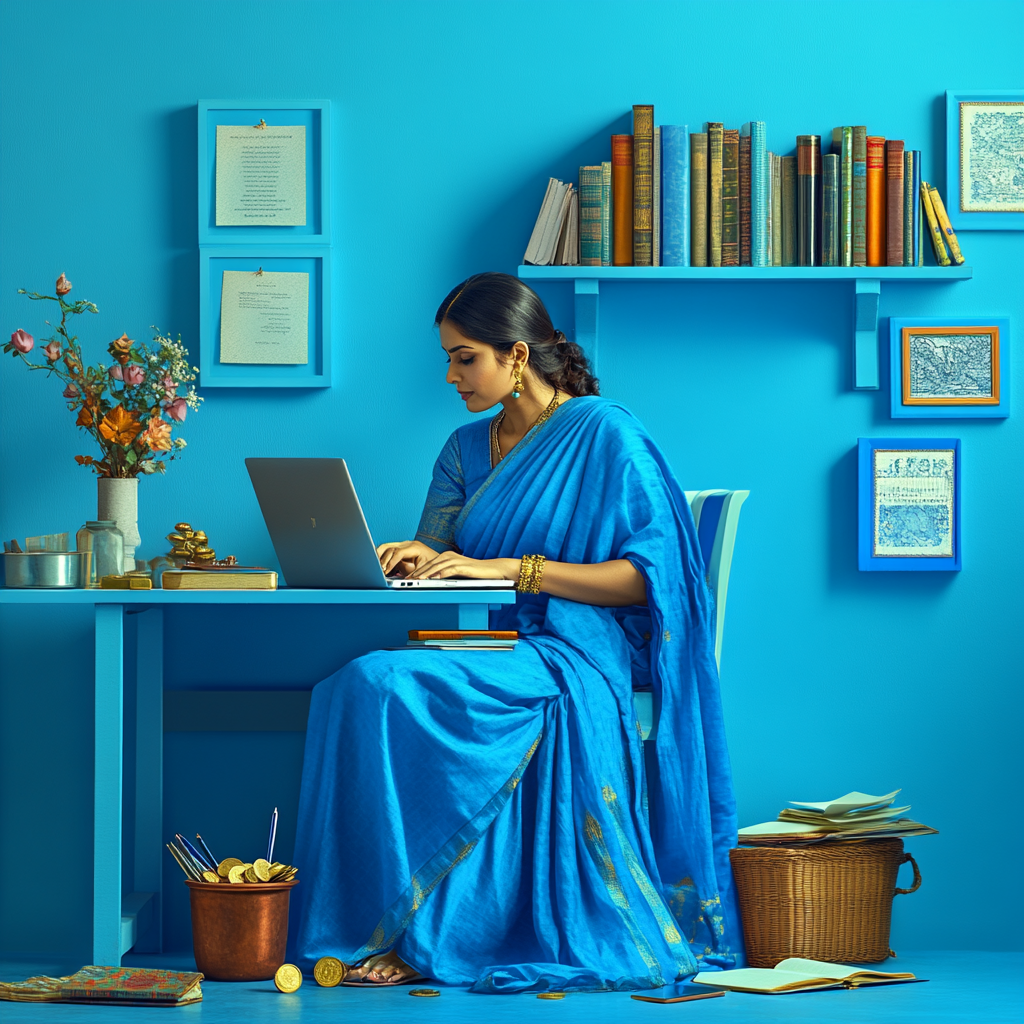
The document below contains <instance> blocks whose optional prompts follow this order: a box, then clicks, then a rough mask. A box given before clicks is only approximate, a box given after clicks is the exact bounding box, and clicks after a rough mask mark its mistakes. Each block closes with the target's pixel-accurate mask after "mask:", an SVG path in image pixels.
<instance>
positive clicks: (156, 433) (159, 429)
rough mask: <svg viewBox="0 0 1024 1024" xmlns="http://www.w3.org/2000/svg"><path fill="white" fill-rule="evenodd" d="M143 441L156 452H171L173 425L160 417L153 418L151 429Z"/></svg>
mask: <svg viewBox="0 0 1024 1024" xmlns="http://www.w3.org/2000/svg"><path fill="white" fill-rule="evenodd" d="M142 439H143V441H145V442H146V444H147V445H149V447H150V449H151V450H153V451H155V452H166V451H170V450H171V425H170V423H167V422H165V421H164V420H162V419H160V417H159V416H151V417H150V419H149V429H147V431H146V432H145V433H144V434H143V435H142Z"/></svg>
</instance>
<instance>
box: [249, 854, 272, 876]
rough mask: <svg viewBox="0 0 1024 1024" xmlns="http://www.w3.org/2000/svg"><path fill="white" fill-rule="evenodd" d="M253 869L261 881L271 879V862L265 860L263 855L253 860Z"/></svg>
mask: <svg viewBox="0 0 1024 1024" xmlns="http://www.w3.org/2000/svg"><path fill="white" fill-rule="evenodd" d="M252 869H253V871H254V872H255V873H256V877H257V878H258V879H259V880H260V881H261V882H269V881H270V862H269V861H265V860H264V859H263V858H262V857H260V858H259V859H258V860H254V861H253V862H252Z"/></svg>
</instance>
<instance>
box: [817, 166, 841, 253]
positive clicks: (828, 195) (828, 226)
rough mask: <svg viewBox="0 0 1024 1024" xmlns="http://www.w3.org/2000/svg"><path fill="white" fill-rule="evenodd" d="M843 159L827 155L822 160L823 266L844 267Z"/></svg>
mask: <svg viewBox="0 0 1024 1024" xmlns="http://www.w3.org/2000/svg"><path fill="white" fill-rule="evenodd" d="M841 161H842V157H841V156H839V155H837V154H836V153H826V154H825V155H824V156H823V157H822V159H821V265H822V266H823V267H838V266H842V264H841V263H839V259H840V245H839V241H840V234H841V232H840V227H841V225H842V214H841V212H840V201H839V179H840V175H841V173H842V172H841V170H840V164H841Z"/></svg>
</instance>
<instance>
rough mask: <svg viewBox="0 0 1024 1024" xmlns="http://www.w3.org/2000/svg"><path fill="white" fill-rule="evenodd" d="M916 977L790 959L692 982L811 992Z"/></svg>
mask: <svg viewBox="0 0 1024 1024" xmlns="http://www.w3.org/2000/svg"><path fill="white" fill-rule="evenodd" d="M925 980H926V979H925V978H915V977H914V975H913V974H910V973H909V972H907V971H902V972H889V971H871V970H865V969H864V968H863V967H847V966H846V965H845V964H829V963H825V962H823V961H821V960H804V959H802V958H801V957H790V958H789V959H788V960H783V961H782V962H781V963H778V964H776V965H775V966H774V967H771V968H768V967H741V968H739V969H738V970H735V971H702V972H701V973H700V974H698V975H697V977H696V978H694V979H693V982H694V983H695V984H697V985H712V986H714V987H715V988H727V989H729V990H730V991H733V992H760V993H763V994H765V995H777V994H781V993H783V992H810V991H812V990H814V989H819V988H860V987H861V986H862V985H899V984H905V983H907V982H911V981H925Z"/></svg>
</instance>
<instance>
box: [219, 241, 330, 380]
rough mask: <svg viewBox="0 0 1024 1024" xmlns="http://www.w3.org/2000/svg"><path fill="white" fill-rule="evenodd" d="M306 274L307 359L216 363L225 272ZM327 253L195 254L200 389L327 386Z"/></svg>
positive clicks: (238, 248)
mask: <svg viewBox="0 0 1024 1024" xmlns="http://www.w3.org/2000/svg"><path fill="white" fill-rule="evenodd" d="M261 267H262V268H263V269H264V270H267V271H282V272H285V273H308V274H309V313H308V319H307V323H308V325H309V348H310V351H309V361H308V362H307V363H305V364H298V365H290V364H289V365H277V364H263V363H261V364H254V363H222V362H220V358H219V352H220V299H221V287H222V284H223V272H224V271H225V270H243V271H249V272H251V273H255V272H256V271H258V270H259V269H260V268H261ZM331 372H332V371H331V250H330V248H329V247H327V246H284V245H282V246H276V247H274V246H244V245H224V246H204V247H202V248H201V249H200V250H199V387H201V388H218V387H219V388H329V387H331V385H332V383H333V380H332V377H331Z"/></svg>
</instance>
